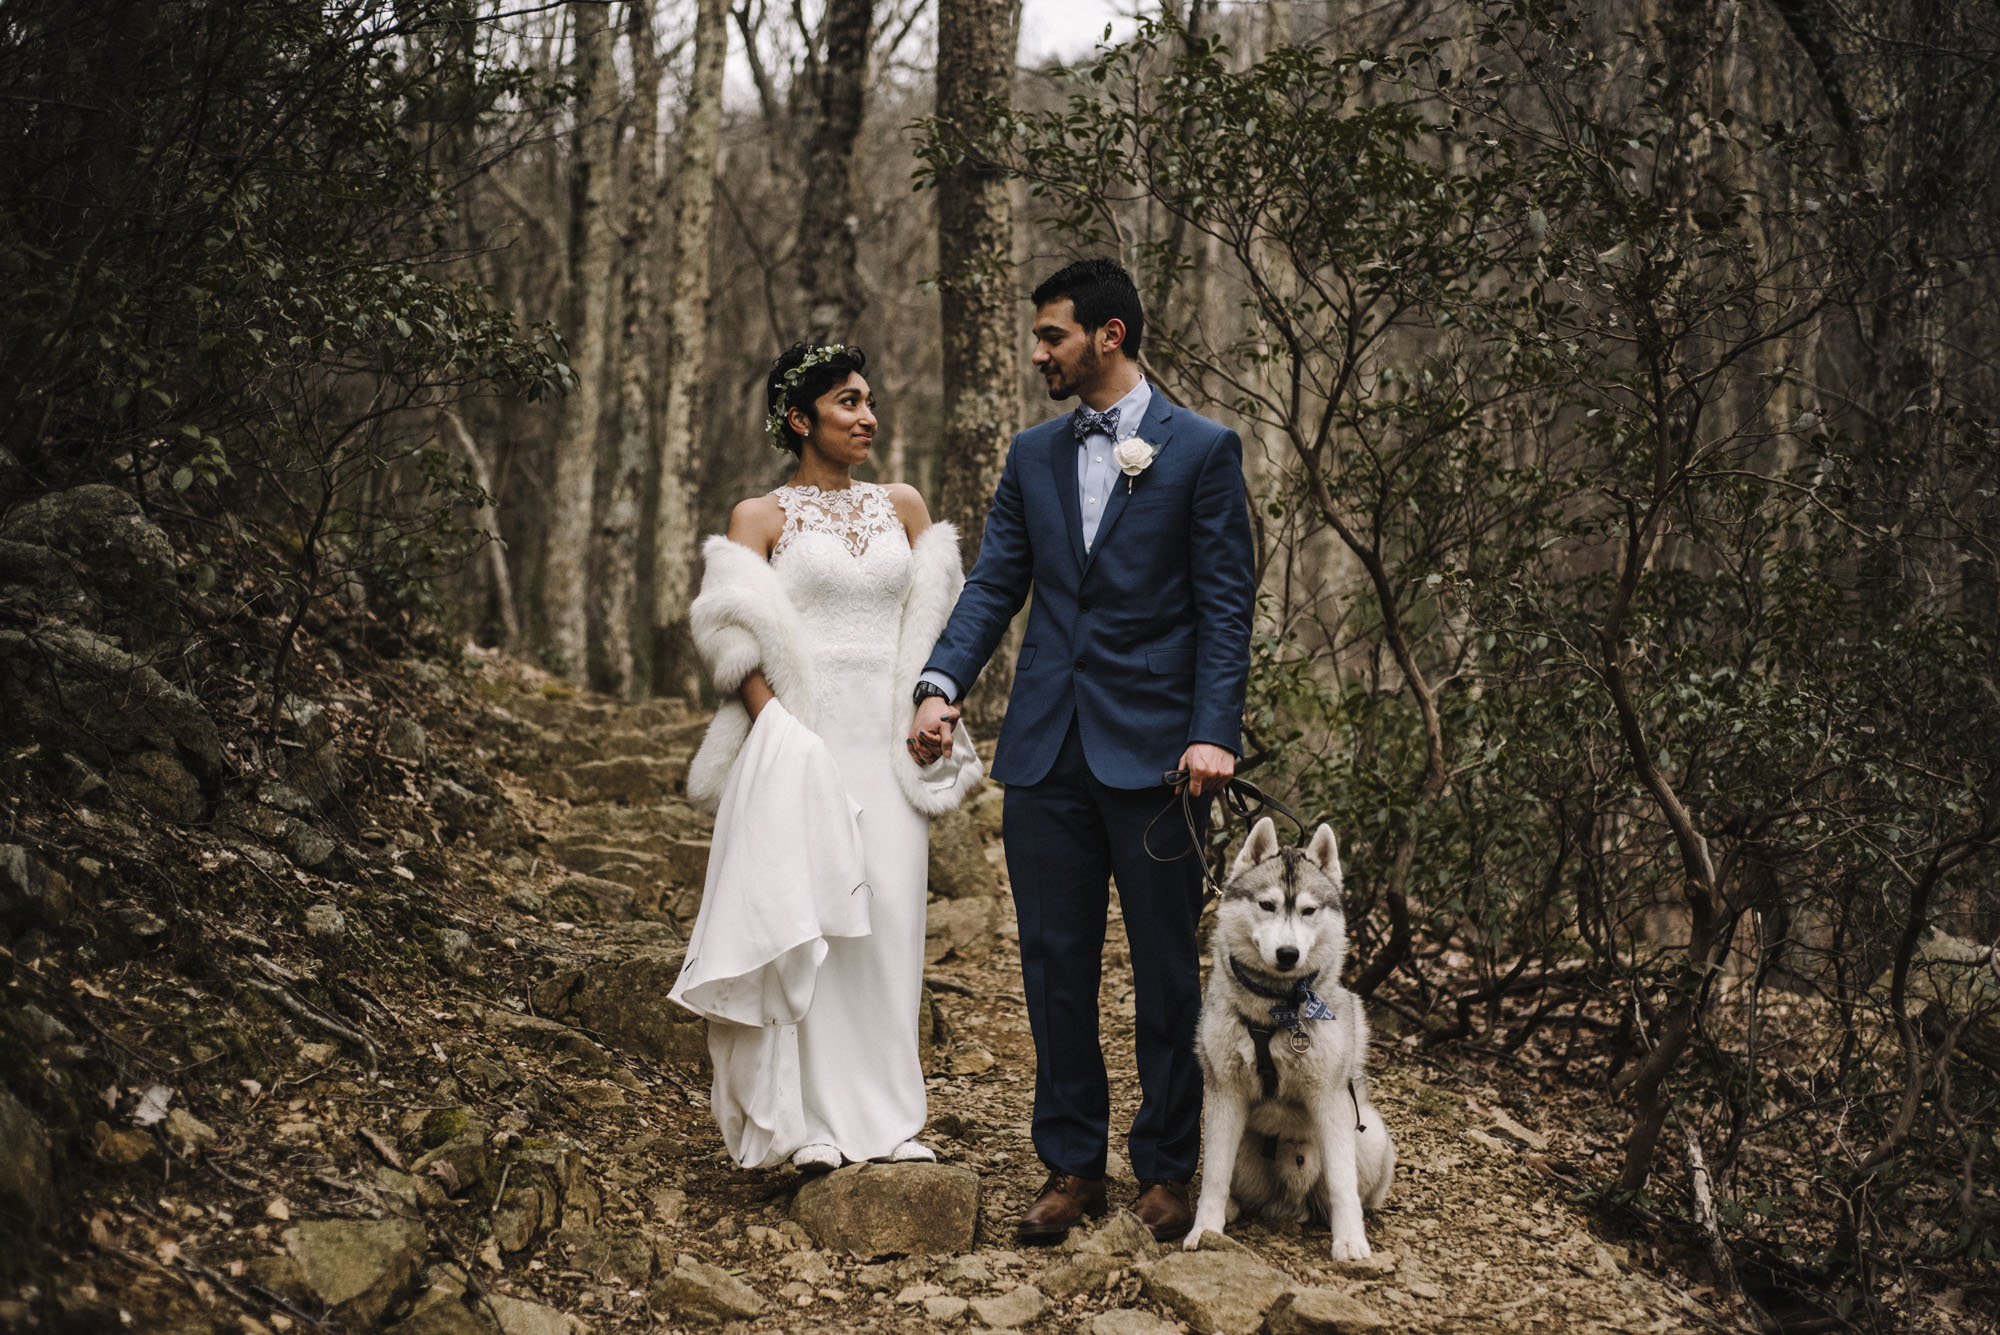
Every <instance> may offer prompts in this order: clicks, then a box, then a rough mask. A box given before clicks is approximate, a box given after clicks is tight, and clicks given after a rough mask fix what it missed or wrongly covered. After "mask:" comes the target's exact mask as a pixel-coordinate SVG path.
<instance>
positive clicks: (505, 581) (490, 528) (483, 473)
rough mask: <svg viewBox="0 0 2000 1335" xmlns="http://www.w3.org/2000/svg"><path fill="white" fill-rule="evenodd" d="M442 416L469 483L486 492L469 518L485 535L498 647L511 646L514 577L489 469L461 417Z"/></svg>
mask: <svg viewBox="0 0 2000 1335" xmlns="http://www.w3.org/2000/svg"><path fill="white" fill-rule="evenodd" d="M444 420H445V424H446V425H447V426H449V427H450V428H451V434H452V438H453V439H454V440H456V441H457V442H458V448H459V451H460V452H461V453H462V454H464V455H465V461H466V464H467V466H468V467H470V468H471V470H472V481H473V483H474V484H475V485H476V486H478V488H479V489H480V491H482V492H484V493H485V494H486V503H485V504H484V505H482V506H480V507H479V513H478V514H476V515H474V516H473V518H472V522H473V525H474V526H475V527H477V528H478V529H479V531H480V532H481V533H484V534H485V535H486V544H485V547H486V568H487V569H488V570H489V571H490V572H492V578H493V602H494V605H495V611H496V612H497V613H498V614H499V617H500V634H501V640H500V647H501V648H502V649H512V648H514V647H515V646H517V645H518V644H520V642H521V618H520V615H519V613H517V612H516V611H515V609H514V581H513V578H512V577H511V576H510V575H509V574H508V573H507V549H506V547H505V546H504V545H502V543H501V541H500V515H499V513H498V512H497V511H496V510H494V508H493V470H492V469H491V468H489V467H487V464H486V456H485V455H483V454H481V453H480V452H479V443H478V442H477V441H475V440H473V438H472V433H471V432H470V431H468V430H466V429H465V419H464V418H462V417H460V416H459V415H458V413H457V412H456V411H455V410H453V409H451V408H446V409H445V410H444Z"/></svg>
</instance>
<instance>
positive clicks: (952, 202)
mask: <svg viewBox="0 0 2000 1335" xmlns="http://www.w3.org/2000/svg"><path fill="white" fill-rule="evenodd" d="M1019 18H1020V4H1019V0H959V2H958V3H954V4H948V5H941V6H939V8H938V64H937V116H938V120H939V121H940V122H942V123H943V124H945V125H950V126H953V127H955V128H956V129H958V130H959V131H962V132H963V133H965V134H966V135H968V136H969V137H975V138H976V137H977V136H979V135H981V134H983V133H985V131H986V130H987V129H988V127H989V126H990V124H991V120H992V116H991V111H992V108H993V107H994V106H995V105H996V104H998V105H1001V106H1004V105H1005V104H1006V102H1007V99H1008V97H1009V94H1010V93H1011V91H1012V87H1013V78H1014V52H1015V44H1016V40H1017V30H1018V27H1019ZM938 268H939V271H940V273H941V280H940V282H939V287H938V290H939V296H940V301H941V305H942V308H943V321H944V328H943V345H944V346H943V354H944V455H943V465H942V469H941V472H940V476H939V479H938V514H939V517H940V518H942V519H946V520H949V521H950V522H951V523H952V524H954V525H956V526H957V528H958V533H959V542H960V544H961V548H960V550H961V554H962V555H963V557H964V560H965V562H966V565H967V566H968V567H969V566H970V565H971V564H972V562H973V560H974V559H975V558H977V557H978V555H979V543H980V539H981V537H982V535H983V534H984V531H985V528H986V507H987V505H988V504H989V503H990V502H991V500H992V497H993V488H994V487H995V485H997V484H998V482H999V480H1000V466H1001V464H1002V463H1004V462H1005V461H1006V457H1007V442H1008V440H1009V439H1011V438H1012V437H1013V434H1014V430H1015V426H1016V424H1017V420H1018V417H1019V413H1020V399H1021V391H1020V386H1019V384H1018V383H1017V381H1016V378H1015V365H1014V357H1015V345H1016V342H1017V337H1016V335H1017V330H1016V328H1015V323H1016V316H1015V311H1014V305H1015V300H1014V210H1013V200H1012V198H1011V196H1010V195H1009V194H1008V185H1007V178H1006V177H1005V175H1003V174H1002V173H1001V171H1000V170H999V168H998V167H997V166H995V165H994V164H992V163H987V162H977V161H973V160H971V159H966V160H964V161H961V162H960V163H959V164H958V165H957V166H956V167H954V168H953V169H952V170H951V171H950V172H948V173H946V174H945V176H944V178H943V179H942V180H941V181H939V182H938ZM1010 640H1011V637H1010ZM1010 649H1011V644H1003V645H1002V646H1001V649H1000V652H999V653H996V654H995V655H994V656H993V664H992V666H990V667H989V668H987V670H986V672H985V673H984V674H983V675H982V676H981V677H980V679H979V684H978V687H977V688H976V690H975V691H974V692H973V698H972V700H971V701H970V702H969V704H968V712H969V713H970V714H971V715H972V719H973V722H974V723H975V724H976V725H978V726H980V727H982V728H990V727H991V726H992V724H993V723H994V722H995V721H996V720H997V719H998V717H999V715H1000V712H1001V710H1002V709H1004V708H1005V705H1006V699H1007V692H1008V690H1009V689H1010V688H1011V687H1012V685H1013V655H1012V653H1011V652H1009V650H1010Z"/></svg>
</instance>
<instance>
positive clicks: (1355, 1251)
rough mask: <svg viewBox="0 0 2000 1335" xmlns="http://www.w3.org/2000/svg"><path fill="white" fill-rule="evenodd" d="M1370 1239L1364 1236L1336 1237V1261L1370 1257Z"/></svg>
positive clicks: (1334, 1245)
mask: <svg viewBox="0 0 2000 1335" xmlns="http://www.w3.org/2000/svg"><path fill="white" fill-rule="evenodd" d="M1368 1255H1369V1253H1368V1239H1366V1238H1363V1237H1352V1238H1335V1239H1334V1240H1333V1259H1334V1260H1336V1261H1365V1260H1367V1259H1368Z"/></svg>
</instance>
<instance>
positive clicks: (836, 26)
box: [798, 0, 986, 343]
mask: <svg viewBox="0 0 2000 1335" xmlns="http://www.w3.org/2000/svg"><path fill="white" fill-rule="evenodd" d="M985 2H986V0H976V3H974V4H972V5H970V6H968V8H973V9H978V8H982V7H983V6H984V4H985ZM938 8H939V15H938V25H939V41H938V46H939V48H940V51H943V50H945V49H947V43H946V42H945V40H944V37H943V33H944V28H945V25H946V23H947V22H948V21H949V20H950V18H951V16H952V14H953V13H954V11H956V10H958V9H959V6H958V5H957V4H948V5H940V6H939V7H938ZM874 18H875V6H874V3H873V0H827V6H826V24H825V28H826V59H825V60H824V61H823V62H821V64H820V66H819V78H818V80H817V85H818V86H817V89H816V92H817V93H818V100H819V115H818V118H817V120H816V121H815V123H814V126H813V133H812V138H811V140H810V141H809V142H808V145H807V148H806V160H805V184H804V207H803V208H802V210H801V211H800V214H799V249H798V256H799V268H798V274H799V286H800V288H801V290H802V291H804V293H805V294H806V334H807V336H808V337H809V338H811V339H812V340H813V341H815V342H819V343H825V342H846V341H847V340H849V339H850V338H852V337H853V330H854V323H855V320H856V319H857V318H859V316H860V314H861V307H862V292H861V275H860V273H859V272H858V271H857V270H856V269H855V233H856V231H857V230H859V227H860V216H859V210H858V209H857V208H856V206H855V201H854V141H855V140H856V139H857V138H858V137H859V136H860V133H861V100H862V99H861V93H862V85H863V83H864V82H865V81H866V80H867V77H868V30H869V27H870V26H871V25H872V24H873V22H874Z"/></svg>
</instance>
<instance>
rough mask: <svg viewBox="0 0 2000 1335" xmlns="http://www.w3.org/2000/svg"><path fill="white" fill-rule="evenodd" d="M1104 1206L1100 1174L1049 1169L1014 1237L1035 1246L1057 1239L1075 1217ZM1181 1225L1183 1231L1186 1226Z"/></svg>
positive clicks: (1074, 1222)
mask: <svg viewBox="0 0 2000 1335" xmlns="http://www.w3.org/2000/svg"><path fill="white" fill-rule="evenodd" d="M1104 1210H1105V1204H1104V1179H1103V1178H1101V1177H1100V1178H1096V1179H1092V1178H1087V1177H1074V1176H1072V1175H1070V1174H1069V1173H1063V1172H1054V1173H1050V1174H1049V1180H1048V1181H1047V1182H1044V1183H1043V1184H1042V1194H1041V1195H1039V1196H1037V1197H1035V1203H1034V1204H1033V1205H1030V1206H1029V1207H1028V1212H1027V1213H1026V1214H1024V1215H1022V1216H1021V1223H1020V1225H1019V1227H1017V1228H1016V1229H1015V1230H1014V1238H1015V1240H1016V1241H1017V1242H1024V1243H1028V1244H1029V1245H1031V1246H1038V1247H1040V1246H1047V1245H1048V1244H1049V1243H1052V1242H1061V1241H1062V1240H1063V1238H1064V1237H1066V1236H1068V1234H1069V1231H1070V1229H1071V1228H1072V1227H1074V1226H1075V1224H1076V1221H1077V1220H1079V1219H1081V1218H1083V1217H1084V1216H1085V1215H1093V1216H1095V1215H1101V1214H1103V1213H1104ZM1181 1227H1182V1231H1183V1232H1185V1231H1186V1227H1187V1226H1186V1225H1182V1226H1181Z"/></svg>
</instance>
